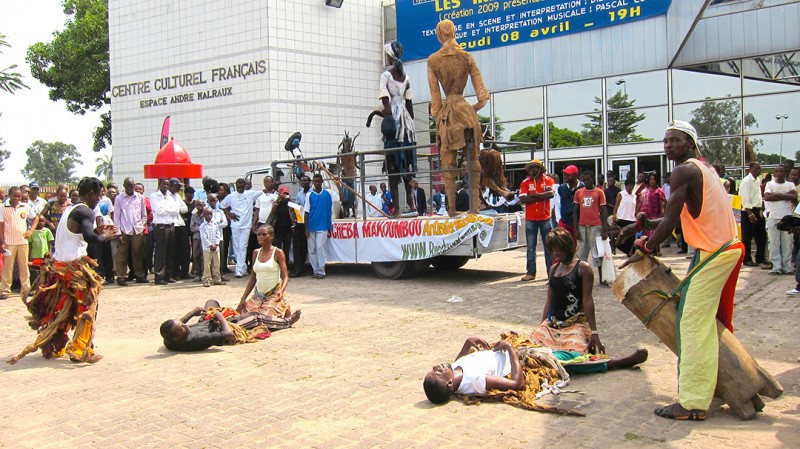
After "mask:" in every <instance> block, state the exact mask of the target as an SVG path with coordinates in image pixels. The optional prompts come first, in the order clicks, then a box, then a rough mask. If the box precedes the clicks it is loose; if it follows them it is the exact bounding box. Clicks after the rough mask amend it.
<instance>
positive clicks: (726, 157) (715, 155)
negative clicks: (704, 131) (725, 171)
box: [700, 137, 742, 167]
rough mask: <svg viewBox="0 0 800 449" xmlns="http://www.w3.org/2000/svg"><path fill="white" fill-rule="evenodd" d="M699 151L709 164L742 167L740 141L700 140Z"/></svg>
mask: <svg viewBox="0 0 800 449" xmlns="http://www.w3.org/2000/svg"><path fill="white" fill-rule="evenodd" d="M700 151H701V152H702V153H703V156H704V157H705V158H706V160H708V162H709V163H717V162H719V163H722V164H724V165H726V166H735V167H740V166H741V165H742V139H741V137H730V138H726V139H701V141H700Z"/></svg>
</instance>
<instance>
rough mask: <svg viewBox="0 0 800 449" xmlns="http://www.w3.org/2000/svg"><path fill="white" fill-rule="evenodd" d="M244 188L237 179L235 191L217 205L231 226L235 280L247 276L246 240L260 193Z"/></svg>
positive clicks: (241, 182) (243, 183) (241, 180)
mask: <svg viewBox="0 0 800 449" xmlns="http://www.w3.org/2000/svg"><path fill="white" fill-rule="evenodd" d="M244 187H245V180H244V178H239V179H237V180H236V190H235V191H234V192H231V193H230V194H229V195H228V196H226V197H225V199H223V200H222V202H221V203H220V204H219V207H220V208H221V209H222V210H223V211H224V212H225V216H226V217H227V218H228V222H229V223H230V226H231V245H232V246H233V255H234V257H235V258H236V273H235V274H236V277H237V278H241V277H242V276H244V275H245V274H247V264H246V263H245V260H246V258H247V257H249V255H248V254H247V239H248V238H249V237H250V232H251V229H252V225H253V205H254V204H255V201H256V198H258V197H259V196H260V195H261V193H262V192H261V191H259V190H247V191H245V189H244Z"/></svg>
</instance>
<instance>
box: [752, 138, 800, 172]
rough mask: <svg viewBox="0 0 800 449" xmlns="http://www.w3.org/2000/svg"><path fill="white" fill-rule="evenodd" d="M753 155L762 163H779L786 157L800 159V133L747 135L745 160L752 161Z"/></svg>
mask: <svg viewBox="0 0 800 449" xmlns="http://www.w3.org/2000/svg"><path fill="white" fill-rule="evenodd" d="M753 155H755V158H756V160H758V161H759V162H761V163H762V164H778V163H780V162H783V161H784V160H786V159H792V160H795V161H800V133H796V132H795V133H785V134H781V133H778V134H756V135H751V136H745V160H746V161H747V162H750V161H751V160H752V158H753Z"/></svg>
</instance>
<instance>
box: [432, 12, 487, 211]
mask: <svg viewBox="0 0 800 449" xmlns="http://www.w3.org/2000/svg"><path fill="white" fill-rule="evenodd" d="M436 37H438V38H439V42H441V43H442V48H441V49H439V51H437V52H436V53H434V54H432V55H431V56H430V57H429V58H428V84H429V85H430V89H431V115H433V117H434V119H435V120H436V145H437V146H438V147H439V154H440V155H441V160H442V170H443V173H442V174H443V176H444V186H445V193H446V196H447V203H448V207H447V211H448V213H449V214H450V216H453V215H455V214H456V203H455V202H456V186H455V179H456V175H457V172H456V170H455V169H456V156H457V154H458V150H460V149H462V148H465V149H466V151H468V152H469V158H466V157H465V159H468V160H470V161H471V162H470V165H469V167H468V168H469V173H470V175H469V190H470V209H469V212H470V213H473V214H476V213H478V210H479V209H480V196H481V189H480V181H481V165H480V162H479V161H478V149H479V147H480V143H481V142H482V141H483V136H482V135H481V124H480V121H479V120H478V114H477V112H478V111H480V110H481V108H483V106H485V105H486V102H487V101H489V91H488V90H487V89H486V86H485V85H484V84H483V77H482V76H481V71H480V70H479V69H478V66H477V64H475V60H474V59H473V58H472V55H470V54H469V53H467V52H466V51H464V49H463V48H461V46H459V45H458V42H456V29H455V26H454V25H453V22H451V21H450V20H443V21H441V22H439V24H438V25H436ZM467 77H470V78H472V87H473V88H474V90H475V95H476V96H477V97H478V102H477V103H475V104H474V105H470V104H469V103H467V101H466V100H465V99H464V88H465V87H466V85H467ZM440 84H441V86H442V89H443V90H444V94H445V99H444V103H442V94H441V91H440V90H439V85H440Z"/></svg>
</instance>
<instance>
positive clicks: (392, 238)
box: [325, 215, 494, 263]
mask: <svg viewBox="0 0 800 449" xmlns="http://www.w3.org/2000/svg"><path fill="white" fill-rule="evenodd" d="M493 231H494V218H492V217H487V216H483V215H467V216H466V217H462V218H442V219H431V220H425V219H418V220H375V221H366V222H364V221H358V222H336V223H334V224H333V230H332V231H331V232H330V233H329V238H328V243H327V245H326V247H325V250H326V259H327V260H328V261H330V262H345V263H368V262H395V261H400V260H422V259H428V258H431V257H435V256H438V255H441V254H444V253H446V252H448V251H450V250H451V249H453V248H455V247H457V246H458V245H460V244H461V243H463V242H465V241H468V240H469V239H471V238H472V237H474V236H478V241H479V242H480V244H481V245H483V246H484V247H487V246H489V241H491V239H492V233H493Z"/></svg>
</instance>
